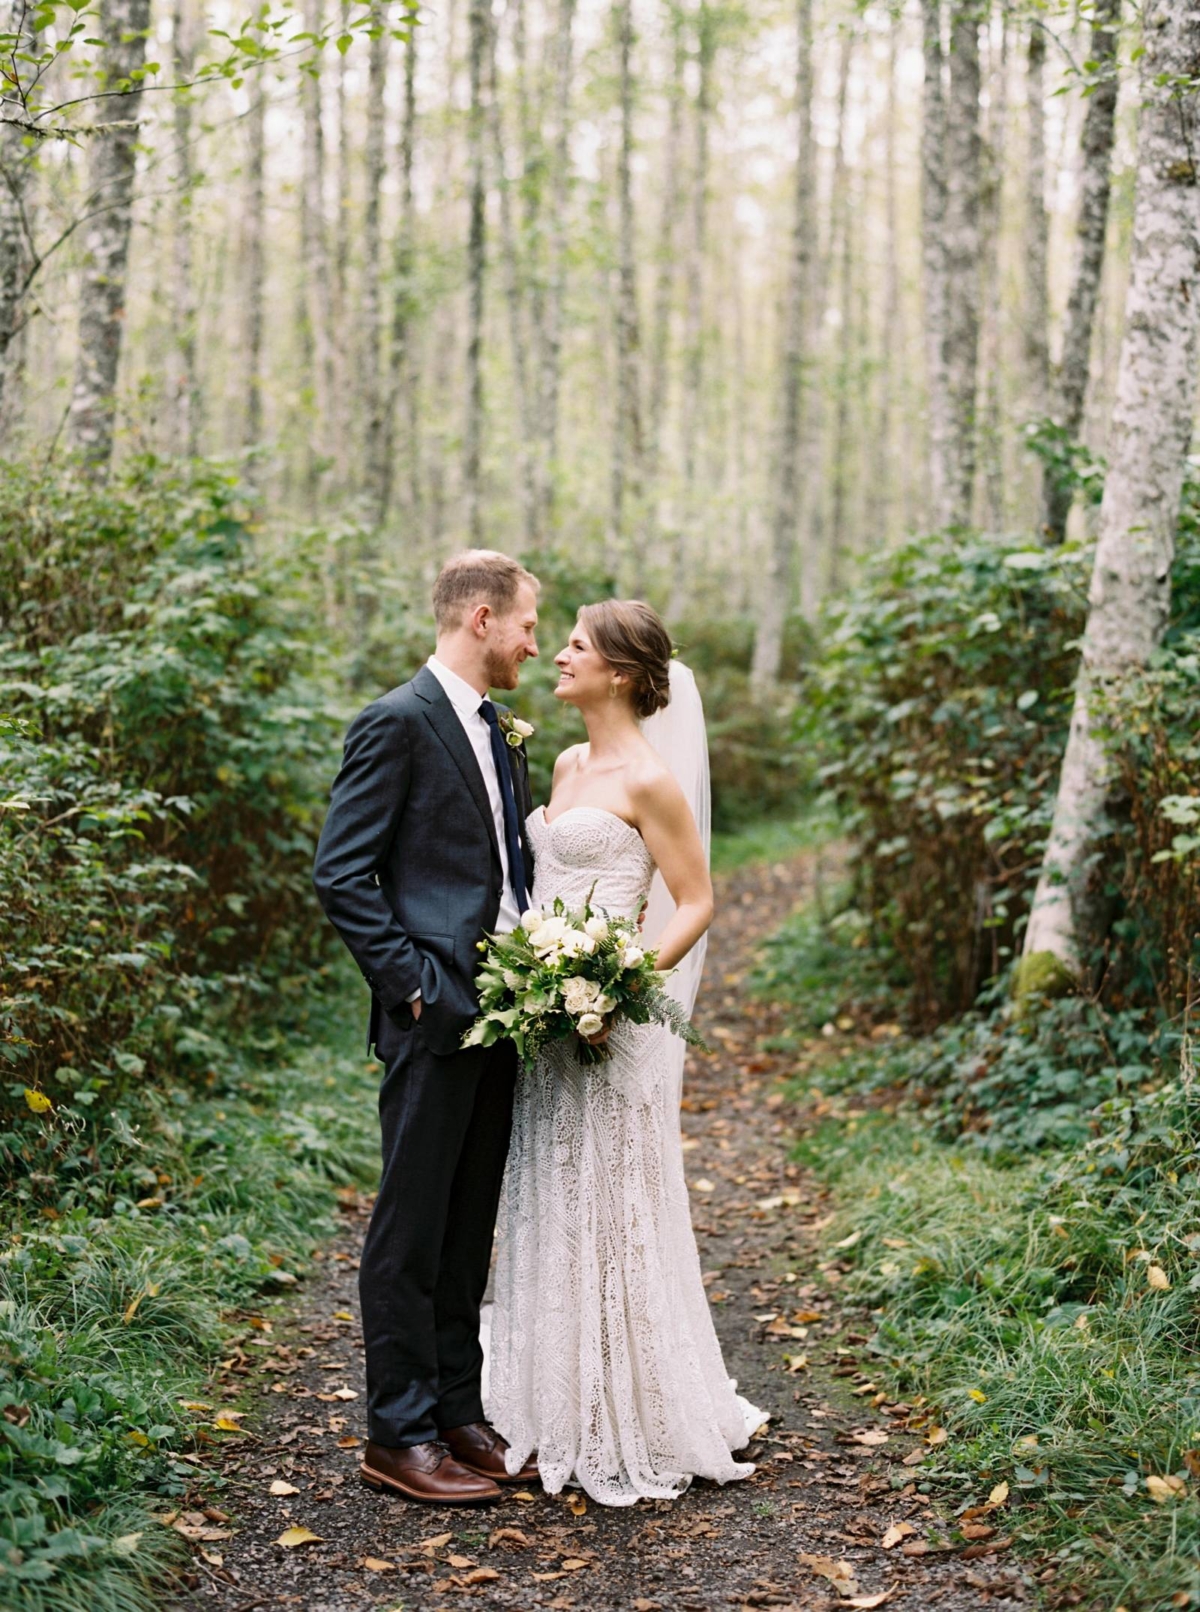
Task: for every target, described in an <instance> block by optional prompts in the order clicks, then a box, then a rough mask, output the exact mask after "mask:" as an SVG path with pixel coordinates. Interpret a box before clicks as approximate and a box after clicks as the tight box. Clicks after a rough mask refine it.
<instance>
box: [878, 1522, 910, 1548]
mask: <svg viewBox="0 0 1200 1612" xmlns="http://www.w3.org/2000/svg"><path fill="white" fill-rule="evenodd" d="M916 1531H917V1530H916V1528H915V1527H914V1526H913V1524H912V1523H911V1522H894V1523H893V1524H892V1526H891V1527H890V1528H889V1529H888V1531H887V1533H885V1534H884V1536H883V1538H882V1539H881V1540H880V1541H879V1543H880V1544H881V1545H882V1546H883V1548H884V1550H891V1548H892V1546H893V1545H898V1544H899V1543H900V1541H901V1540H902V1539H907V1538H908V1536H909V1534H915V1533H916Z"/></svg>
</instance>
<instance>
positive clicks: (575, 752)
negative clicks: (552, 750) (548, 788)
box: [554, 744, 587, 784]
mask: <svg viewBox="0 0 1200 1612" xmlns="http://www.w3.org/2000/svg"><path fill="white" fill-rule="evenodd" d="M586 755H587V745H586V744H573V745H570V746H568V748H567V749H566V750H563V751H560V752H559V756H558V759H557V760H556V761H555V763H554V782H555V784H561V783H562V781H563V779H564V778H569V777H570V775H571V774H572V773H573V772H576V771H577V770H578V768H579V765H580V763H581V762H582V761H583V758H584V757H585V756H586Z"/></svg>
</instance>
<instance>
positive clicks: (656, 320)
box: [645, 0, 687, 498]
mask: <svg viewBox="0 0 1200 1612" xmlns="http://www.w3.org/2000/svg"><path fill="white" fill-rule="evenodd" d="M668 10H669V21H671V42H673V48H671V82H669V87H668V113H666V140H665V143H663V208H661V213H660V219H658V247H656V253H655V314H653V342H652V348H650V388H648V400H647V434H645V474H647V480H648V482H650V484H652V487H653V495H655V498H656V496H658V484H660V479H661V464H663V424H665V419H666V393H668V361H669V355H671V303H673V292H674V282H676V261H674V253H676V231H677V227H679V202H681V195H682V187H681V184H679V161H681V147H682V137H684V68H685V64H687V50H685V44H684V24H682V11H681V8H679V6H677V5H674V3H673V0H668Z"/></svg>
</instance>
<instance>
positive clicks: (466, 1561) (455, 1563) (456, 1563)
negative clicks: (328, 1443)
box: [446, 1556, 475, 1567]
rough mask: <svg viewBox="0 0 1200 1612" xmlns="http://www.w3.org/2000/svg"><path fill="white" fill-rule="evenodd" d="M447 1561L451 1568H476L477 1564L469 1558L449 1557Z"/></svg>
mask: <svg viewBox="0 0 1200 1612" xmlns="http://www.w3.org/2000/svg"><path fill="white" fill-rule="evenodd" d="M446 1560H447V1561H448V1562H449V1563H450V1566H451V1567H474V1566H475V1563H474V1562H473V1561H472V1560H471V1558H470V1557H469V1556H447V1557H446Z"/></svg>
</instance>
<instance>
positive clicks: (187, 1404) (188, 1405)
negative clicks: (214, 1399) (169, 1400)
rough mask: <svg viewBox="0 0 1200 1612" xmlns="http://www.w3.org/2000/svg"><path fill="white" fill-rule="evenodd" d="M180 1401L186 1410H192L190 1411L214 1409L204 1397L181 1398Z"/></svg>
mask: <svg viewBox="0 0 1200 1612" xmlns="http://www.w3.org/2000/svg"><path fill="white" fill-rule="evenodd" d="M179 1403H180V1404H181V1405H182V1406H183V1408H184V1410H190V1411H210V1410H212V1406H211V1405H209V1404H207V1403H206V1402H205V1401H204V1400H203V1399H181V1400H180V1401H179Z"/></svg>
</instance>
